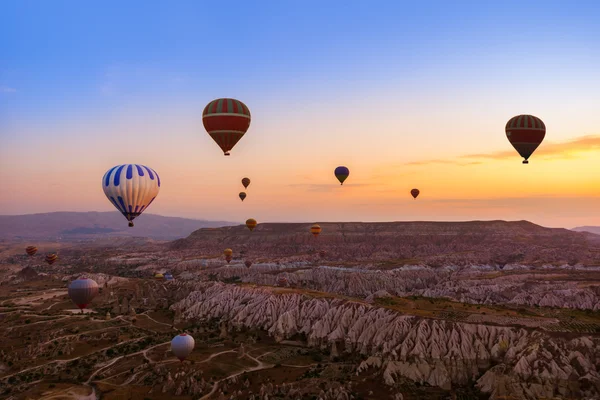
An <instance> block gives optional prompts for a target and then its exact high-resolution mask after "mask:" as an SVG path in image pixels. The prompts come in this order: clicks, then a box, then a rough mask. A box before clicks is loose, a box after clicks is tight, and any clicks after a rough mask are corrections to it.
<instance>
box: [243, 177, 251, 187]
mask: <svg viewBox="0 0 600 400" xmlns="http://www.w3.org/2000/svg"><path fill="white" fill-rule="evenodd" d="M242 185H244V189H248V186H250V178H244V179H242Z"/></svg>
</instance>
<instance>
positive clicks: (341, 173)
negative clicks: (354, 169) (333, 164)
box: [334, 167, 350, 185]
mask: <svg viewBox="0 0 600 400" xmlns="http://www.w3.org/2000/svg"><path fill="white" fill-rule="evenodd" d="M334 174H335V177H336V178H337V179H338V181H340V184H342V185H343V184H344V181H345V180H346V179H347V178H348V176H349V175H350V170H349V169H348V168H346V167H337V168H336V169H335V172H334Z"/></svg>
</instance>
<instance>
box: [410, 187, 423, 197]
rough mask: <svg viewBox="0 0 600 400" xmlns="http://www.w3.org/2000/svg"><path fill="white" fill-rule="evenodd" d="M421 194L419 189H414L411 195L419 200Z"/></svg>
mask: <svg viewBox="0 0 600 400" xmlns="http://www.w3.org/2000/svg"><path fill="white" fill-rule="evenodd" d="M419 193H421V192H420V191H419V189H413V190H411V191H410V194H411V195H412V197H414V198H415V199H416V198H417V196H418V195H419Z"/></svg>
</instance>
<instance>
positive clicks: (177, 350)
mask: <svg viewBox="0 0 600 400" xmlns="http://www.w3.org/2000/svg"><path fill="white" fill-rule="evenodd" d="M195 345H196V342H195V341H194V338H193V337H191V336H190V335H188V334H187V333H182V334H181V335H177V336H175V337H174V338H173V340H171V351H172V352H173V354H175V357H177V358H179V360H180V361H183V360H185V359H186V357H187V356H189V355H190V354H191V353H192V351H193V350H194V346H195Z"/></svg>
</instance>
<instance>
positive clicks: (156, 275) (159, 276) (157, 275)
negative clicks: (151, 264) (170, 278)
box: [154, 272, 165, 281]
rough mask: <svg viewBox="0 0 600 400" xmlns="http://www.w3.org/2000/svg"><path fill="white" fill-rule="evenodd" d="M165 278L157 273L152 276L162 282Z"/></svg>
mask: <svg viewBox="0 0 600 400" xmlns="http://www.w3.org/2000/svg"><path fill="white" fill-rule="evenodd" d="M164 278H165V276H164V275H163V274H161V273H160V272H157V273H156V274H154V279H156V280H159V281H160V280H163V279H164Z"/></svg>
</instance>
